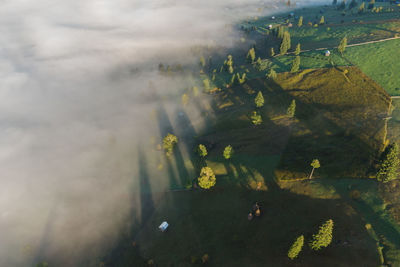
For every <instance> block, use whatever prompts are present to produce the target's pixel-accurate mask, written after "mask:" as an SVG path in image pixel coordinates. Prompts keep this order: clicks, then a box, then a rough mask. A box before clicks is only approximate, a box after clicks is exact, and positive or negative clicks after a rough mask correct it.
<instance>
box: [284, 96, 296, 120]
mask: <svg viewBox="0 0 400 267" xmlns="http://www.w3.org/2000/svg"><path fill="white" fill-rule="evenodd" d="M286 113H287V115H288V116H289V117H291V118H293V117H294V114H295V113H296V100H294V99H293V100H292V102H291V103H290V105H289V107H288V109H287V112H286Z"/></svg>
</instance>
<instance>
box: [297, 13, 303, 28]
mask: <svg viewBox="0 0 400 267" xmlns="http://www.w3.org/2000/svg"><path fill="white" fill-rule="evenodd" d="M297 26H299V27H301V26H303V16H300V18H299V22H298V23H297Z"/></svg>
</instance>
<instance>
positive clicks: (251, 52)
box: [247, 47, 256, 63]
mask: <svg viewBox="0 0 400 267" xmlns="http://www.w3.org/2000/svg"><path fill="white" fill-rule="evenodd" d="M247 58H248V59H250V60H251V63H254V60H255V59H256V51H255V50H254V47H252V48H251V49H250V50H249V52H248V53H247Z"/></svg>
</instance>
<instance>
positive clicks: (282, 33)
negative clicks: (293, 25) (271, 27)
mask: <svg viewBox="0 0 400 267" xmlns="http://www.w3.org/2000/svg"><path fill="white" fill-rule="evenodd" d="M284 33H285V28H283V26H279V28H278V38H280V39H283V35H284Z"/></svg>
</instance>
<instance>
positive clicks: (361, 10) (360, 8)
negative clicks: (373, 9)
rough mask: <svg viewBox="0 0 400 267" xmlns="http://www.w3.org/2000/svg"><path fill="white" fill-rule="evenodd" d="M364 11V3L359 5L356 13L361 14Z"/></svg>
mask: <svg viewBox="0 0 400 267" xmlns="http://www.w3.org/2000/svg"><path fill="white" fill-rule="evenodd" d="M364 11H365V3H364V2H362V3H361V5H360V7H359V8H358V13H360V14H361V13H363V12H364Z"/></svg>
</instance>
